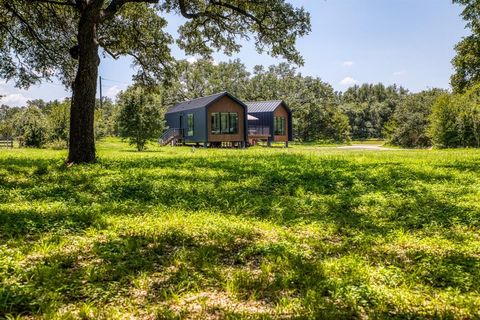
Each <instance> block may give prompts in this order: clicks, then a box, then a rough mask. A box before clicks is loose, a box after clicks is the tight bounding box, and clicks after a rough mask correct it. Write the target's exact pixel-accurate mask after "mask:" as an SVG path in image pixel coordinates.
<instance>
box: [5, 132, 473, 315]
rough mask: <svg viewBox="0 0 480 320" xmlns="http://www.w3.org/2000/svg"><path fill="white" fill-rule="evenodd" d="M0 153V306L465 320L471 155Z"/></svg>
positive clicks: (20, 310) (122, 148)
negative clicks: (70, 156)
mask: <svg viewBox="0 0 480 320" xmlns="http://www.w3.org/2000/svg"><path fill="white" fill-rule="evenodd" d="M98 151H99V162H98V163H97V164H95V165H90V166H83V165H82V166H73V167H70V168H67V167H65V166H64V165H63V162H62V160H63V159H64V158H65V155H66V153H65V152H64V151H53V150H27V149H15V150H8V151H7V150H0V281H1V286H0V318H1V317H6V318H8V319H10V318H12V319H15V318H23V317H25V318H46V319H55V318H59V319H60V318H61V319H77V318H81V319H89V318H91V319H102V318H108V319H110V318H114V319H115V318H129V319H131V318H143V319H175V318H178V319H183V318H194V319H208V318H219V319H223V318H227V319H244V318H247V319H269V318H280V317H281V318H299V319H305V318H312V319H313V318H327V319H329V318H331V319H336V318H367V317H370V318H398V319H414V318H430V319H431V318H459V319H460V318H463V319H473V318H479V317H480V312H479V310H480V232H479V227H480V150H447V151H435V150H429V151H427V150H423V151H420V150H416V151H405V150H398V151H352V150H337V149H335V148H317V149H315V148H304V149H302V148H301V147H299V146H296V147H295V148H292V149H282V148H274V149H265V148H251V149H248V150H201V149H198V150H196V151H195V152H192V150H191V149H190V148H182V147H178V148H170V147H166V148H156V147H153V148H151V150H150V151H147V152H142V153H137V152H134V151H133V149H132V148H130V147H128V146H127V145H125V144H123V143H121V142H118V141H116V140H108V141H104V142H102V143H100V144H99V146H98Z"/></svg>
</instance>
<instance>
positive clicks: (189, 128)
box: [187, 113, 193, 137]
mask: <svg viewBox="0 0 480 320" xmlns="http://www.w3.org/2000/svg"><path fill="white" fill-rule="evenodd" d="M192 136H193V113H190V114H187V137H192Z"/></svg>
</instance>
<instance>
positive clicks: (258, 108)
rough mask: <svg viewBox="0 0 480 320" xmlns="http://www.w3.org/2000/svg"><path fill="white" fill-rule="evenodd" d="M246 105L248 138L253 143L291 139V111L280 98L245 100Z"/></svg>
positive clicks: (285, 141) (269, 142) (286, 142)
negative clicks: (255, 100)
mask: <svg viewBox="0 0 480 320" xmlns="http://www.w3.org/2000/svg"><path fill="white" fill-rule="evenodd" d="M245 104H246V105H247V107H248V117H249V118H248V140H249V144H251V145H255V144H256V143H257V142H258V141H267V143H268V144H269V145H270V144H271V143H272V142H284V143H285V146H287V147H288V142H289V141H292V140H293V135H292V111H291V110H290V108H289V107H288V106H287V104H286V103H285V102H284V101H282V100H273V101H257V102H246V103H245Z"/></svg>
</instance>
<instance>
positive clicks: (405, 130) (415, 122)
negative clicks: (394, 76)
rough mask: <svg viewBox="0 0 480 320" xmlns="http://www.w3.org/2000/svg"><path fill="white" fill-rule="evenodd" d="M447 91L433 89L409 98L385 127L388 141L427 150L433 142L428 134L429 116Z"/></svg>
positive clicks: (400, 105)
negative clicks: (439, 98) (440, 97)
mask: <svg viewBox="0 0 480 320" xmlns="http://www.w3.org/2000/svg"><path fill="white" fill-rule="evenodd" d="M444 93H445V91H442V90H439V89H432V90H428V91H423V92H420V93H416V94H412V95H409V96H407V97H406V98H404V99H403V100H402V102H401V103H400V104H399V106H398V108H397V109H396V110H395V113H394V115H393V118H392V119H390V121H389V123H388V124H387V125H386V126H385V129H384V131H385V132H386V133H387V134H388V140H389V142H390V143H391V144H393V145H398V146H401V147H404V148H426V147H430V146H431V144H432V142H431V140H430V136H429V135H428V134H427V128H428V125H429V116H430V114H431V111H432V106H433V104H434V102H435V101H436V99H437V97H439V96H440V95H442V94H444Z"/></svg>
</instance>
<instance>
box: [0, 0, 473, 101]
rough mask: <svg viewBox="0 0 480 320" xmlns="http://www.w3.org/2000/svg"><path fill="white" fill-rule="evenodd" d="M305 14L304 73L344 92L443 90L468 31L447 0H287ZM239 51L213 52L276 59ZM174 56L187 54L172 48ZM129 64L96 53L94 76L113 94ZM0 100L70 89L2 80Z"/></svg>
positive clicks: (247, 60) (58, 94)
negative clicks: (308, 28) (375, 86)
mask: <svg viewBox="0 0 480 320" xmlns="http://www.w3.org/2000/svg"><path fill="white" fill-rule="evenodd" d="M289 2H291V3H292V4H293V5H294V6H303V7H304V8H305V9H306V10H307V11H309V12H310V14H311V22H312V32H311V33H310V34H309V35H307V36H305V37H303V38H301V39H299V40H298V42H297V49H298V50H299V51H300V53H301V54H302V56H303V58H304V60H305V64H304V65H303V66H301V67H299V68H298V70H299V72H301V73H302V74H304V75H310V76H315V77H319V78H321V79H322V80H323V81H326V82H328V83H330V84H331V85H332V86H333V87H334V89H335V90H338V91H344V90H346V89H347V88H348V87H350V86H352V85H355V84H361V83H378V82H382V83H384V84H387V85H389V84H394V83H395V84H398V85H401V86H403V87H405V88H407V89H409V90H410V91H412V92H418V91H421V90H424V89H428V88H434V87H435V88H445V89H448V88H449V80H450V76H451V74H452V73H453V69H452V66H451V62H450V61H451V60H452V58H453V57H454V55H455V51H454V46H455V44H456V43H457V42H459V41H460V40H461V38H462V37H464V36H466V35H468V30H466V29H465V22H464V21H463V20H462V19H461V18H460V12H461V9H462V8H461V7H460V6H458V5H453V4H452V1H451V0H290V1H289ZM167 18H168V21H169V25H168V27H167V31H168V32H169V33H171V34H172V35H175V34H176V30H177V28H178V26H180V25H181V24H182V23H183V22H184V20H183V18H181V17H179V16H168V17H167ZM241 44H242V49H241V52H239V53H238V54H235V55H233V56H231V57H228V56H225V55H224V54H222V53H220V52H219V53H215V54H214V57H213V58H214V59H215V61H217V62H220V61H228V60H231V59H235V58H239V59H240V60H241V61H242V62H243V63H244V64H245V65H246V66H247V68H248V69H249V70H250V71H251V70H252V69H253V66H255V65H258V64H262V65H265V66H268V65H272V64H277V63H279V62H282V61H283V60H282V59H275V58H272V57H270V56H268V55H267V54H259V53H257V51H256V50H255V47H254V44H253V43H249V42H246V41H242V42H241ZM172 54H173V56H174V57H175V58H177V59H184V58H188V59H195V57H187V56H185V54H184V53H183V52H182V51H181V50H180V49H179V48H178V47H176V46H173V47H172ZM133 73H134V70H133V69H132V67H131V60H130V59H129V58H121V59H119V60H113V59H111V58H102V62H101V64H100V69H99V74H100V76H102V77H103V78H104V79H105V80H104V81H103V84H102V89H103V95H104V96H108V97H111V98H114V97H115V96H116V94H118V93H119V92H120V91H121V90H122V89H125V88H126V87H127V86H128V85H129V84H130V83H131V76H132V74H133ZM0 95H5V96H6V97H4V98H3V100H1V101H0V103H2V104H7V105H12V106H13V105H17V106H18V105H24V104H25V102H26V101H27V100H31V99H44V100H45V101H49V100H54V99H63V98H65V97H69V96H71V92H69V91H68V90H65V88H64V87H63V86H62V85H61V84H60V83H59V82H58V81H53V82H51V83H42V84H41V85H38V86H32V87H31V88H29V89H28V90H19V89H17V88H15V87H14V85H13V84H12V83H9V82H8V83H6V82H5V81H4V80H2V79H0Z"/></svg>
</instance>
